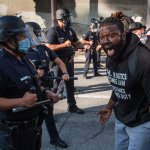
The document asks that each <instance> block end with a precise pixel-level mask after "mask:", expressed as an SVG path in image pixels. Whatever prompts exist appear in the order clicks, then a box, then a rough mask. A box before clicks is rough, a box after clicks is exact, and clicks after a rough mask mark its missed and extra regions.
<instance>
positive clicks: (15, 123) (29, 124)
mask: <svg viewBox="0 0 150 150" xmlns="http://www.w3.org/2000/svg"><path fill="white" fill-rule="evenodd" d="M1 123H2V124H5V125H7V126H8V127H12V126H18V127H19V128H28V127H35V126H36V125H37V123H38V117H36V118H34V119H31V120H25V121H10V120H5V119H4V120H2V121H1ZM1 123H0V124H1Z"/></svg>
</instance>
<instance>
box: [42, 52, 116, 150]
mask: <svg viewBox="0 0 150 150" xmlns="http://www.w3.org/2000/svg"><path fill="white" fill-rule="evenodd" d="M83 65H84V55H82V54H81V52H80V53H77V55H76V57H75V76H76V77H78V80H76V81H75V87H76V88H77V89H79V90H80V92H78V93H76V95H75V96H76V100H77V105H78V106H79V107H80V108H83V109H84V110H85V114H83V115H78V114H71V113H68V112H67V101H66V99H64V100H61V101H60V102H58V103H57V104H55V108H54V114H55V119H56V124H57V129H58V131H59V134H60V136H61V138H62V139H63V140H64V141H66V143H67V144H68V146H69V147H68V148H67V149H66V150H113V149H114V115H113V114H112V117H111V118H110V120H109V121H108V123H107V124H105V125H104V126H101V125H99V124H98V120H99V116H97V115H96V112H98V111H99V110H100V108H102V107H103V106H104V105H105V104H107V102H108V99H109V96H110V93H111V87H110V85H109V83H108V80H107V78H106V76H105V70H104V69H100V70H99V73H101V74H103V75H104V76H101V77H94V78H93V74H92V69H90V73H89V74H88V76H89V79H84V78H83V77H82V74H83ZM43 129H44V130H43V140H42V150H61V148H58V147H55V146H52V145H50V144H49V136H48V133H47V130H46V129H45V124H44V125H43Z"/></svg>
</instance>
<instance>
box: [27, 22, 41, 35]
mask: <svg viewBox="0 0 150 150" xmlns="http://www.w3.org/2000/svg"><path fill="white" fill-rule="evenodd" d="M25 24H26V27H30V28H32V29H33V32H34V34H35V35H36V36H38V33H40V32H41V27H40V25H39V24H37V23H36V22H26V23H25Z"/></svg>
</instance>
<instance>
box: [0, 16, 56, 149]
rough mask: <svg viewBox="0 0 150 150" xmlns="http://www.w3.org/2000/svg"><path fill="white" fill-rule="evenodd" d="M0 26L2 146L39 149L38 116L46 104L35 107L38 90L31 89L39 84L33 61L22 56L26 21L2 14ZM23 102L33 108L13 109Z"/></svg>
mask: <svg viewBox="0 0 150 150" xmlns="http://www.w3.org/2000/svg"><path fill="white" fill-rule="evenodd" d="M0 29H1V32H0V44H1V45H2V47H3V49H2V54H3V55H2V56H0V72H1V73H0V149H2V150H11V149H15V150H39V149H40V143H41V134H40V133H41V126H40V124H39V121H41V120H39V118H40V114H41V112H42V108H43V107H40V106H37V107H34V106H35V105H36V101H38V100H39V98H38V96H37V94H36V93H34V94H33V93H30V90H31V87H32V90H33V86H34V87H35V86H37V84H35V78H34V77H35V69H34V67H33V64H32V63H31V62H30V61H29V60H28V59H26V58H24V57H23V56H24V55H25V54H26V53H27V52H28V49H29V47H30V41H29V39H28V38H27V36H26V32H27V31H26V29H25V24H24V22H23V21H22V20H21V19H19V18H17V17H16V16H3V17H0ZM33 78H34V80H33ZM36 83H37V82H36ZM38 89H39V90H40V91H39V92H42V91H43V92H44V93H45V94H46V96H47V98H51V99H52V100H53V101H54V102H56V101H58V96H57V95H56V94H54V93H52V92H50V91H49V90H46V89H44V88H42V87H39V86H38ZM38 94H39V93H38ZM41 94H42V93H41ZM20 106H25V107H29V108H30V109H27V110H24V111H21V112H17V113H13V111H12V108H14V107H20Z"/></svg>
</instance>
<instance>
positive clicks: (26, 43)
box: [18, 38, 30, 53]
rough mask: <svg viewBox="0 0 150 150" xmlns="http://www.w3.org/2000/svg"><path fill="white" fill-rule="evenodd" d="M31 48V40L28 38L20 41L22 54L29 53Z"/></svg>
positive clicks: (19, 48) (19, 49)
mask: <svg viewBox="0 0 150 150" xmlns="http://www.w3.org/2000/svg"><path fill="white" fill-rule="evenodd" d="M29 48H30V40H29V39H28V38H26V39H24V40H21V41H19V46H18V51H19V52H22V53H27V52H28V49H29Z"/></svg>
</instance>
